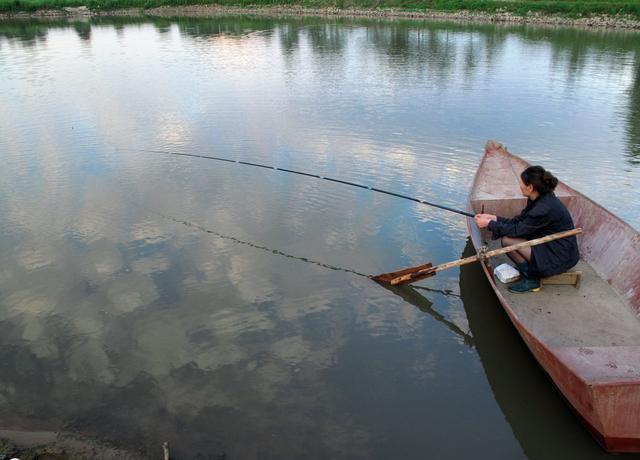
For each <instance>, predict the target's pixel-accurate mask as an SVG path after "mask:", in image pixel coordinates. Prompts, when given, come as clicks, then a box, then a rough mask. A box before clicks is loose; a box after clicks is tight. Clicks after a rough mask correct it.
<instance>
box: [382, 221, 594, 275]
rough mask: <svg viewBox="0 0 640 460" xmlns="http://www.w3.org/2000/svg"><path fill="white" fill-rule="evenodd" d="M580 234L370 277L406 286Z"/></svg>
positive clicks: (570, 233) (569, 233) (574, 232)
mask: <svg viewBox="0 0 640 460" xmlns="http://www.w3.org/2000/svg"><path fill="white" fill-rule="evenodd" d="M580 233H582V229H581V228H574V229H573V230H567V231H565V232H559V233H554V234H553V235H547V236H543V237H542V238H536V239H535V240H530V241H524V242H522V243H518V244H512V245H511V246H506V247H504V248H500V249H494V250H493V251H489V252H484V253H480V254H476V255H475V256H471V257H465V258H464V259H458V260H454V261H452V262H447V263H445V264H440V265H436V266H435V267H434V266H433V264H430V263H429V264H424V265H419V266H417V267H410V268H405V269H404V270H398V271H396V272H390V273H383V274H381V275H376V276H372V277H371V279H372V280H374V281H377V282H379V283H388V284H391V285H392V286H395V285H398V284H408V283H413V282H415V281H419V280H422V279H425V278H429V277H431V276H435V274H436V273H438V272H441V271H442V270H446V269H447V268H453V267H459V266H460V265H466V264H470V263H473V262H477V261H479V260H485V259H488V258H490V257H495V256H499V255H501V254H506V253H508V252H511V251H515V250H517V249H521V248H527V247H531V246H537V245H539V244H543V243H548V242H549V241H553V240H558V239H560V238H566V237H568V236H573V235H579V234H580Z"/></svg>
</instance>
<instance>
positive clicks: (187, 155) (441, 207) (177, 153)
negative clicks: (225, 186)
mask: <svg viewBox="0 0 640 460" xmlns="http://www.w3.org/2000/svg"><path fill="white" fill-rule="evenodd" d="M117 150H120V151H130V152H144V153H157V154H163V155H176V156H181V157H192V158H204V159H206V160H216V161H224V162H226V163H237V164H240V165H245V166H254V167H257V168H264V169H272V170H274V171H282V172H287V173H291V174H298V175H300V176H306V177H313V178H314V179H322V180H326V181H329V182H336V183H338V184H344V185H350V186H352V187H358V188H362V189H365V190H371V191H372V192H378V193H384V194H385V195H391V196H395V197H398V198H403V199H405V200H409V201H415V202H416V203H420V204H424V205H427V206H431V207H434V208H438V209H443V210H445V211H449V212H455V213H456V214H462V215H463V216H467V217H474V215H473V214H471V213H468V212H465V211H460V210H459V209H454V208H450V207H448V206H443V205H441V204H438V203H433V202H431V201H426V200H421V199H419V198H414V197H411V196H407V195H402V194H400V193H395V192H390V191H388V190H382V189H379V188H376V187H370V186H368V185H362V184H356V183H354V182H349V181H346V180H341V179H335V178H333V177H327V176H320V175H318V174H311V173H306V172H302V171H295V170H293V169H287V168H278V167H275V166H268V165H263V164H260V163H251V162H248V161H241V160H233V159H230V158H222V157H214V156H209V155H198V154H196V153H181V152H169V151H166V150H145V149H128V148H119V149H117Z"/></svg>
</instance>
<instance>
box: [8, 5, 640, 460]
mask: <svg viewBox="0 0 640 460" xmlns="http://www.w3.org/2000/svg"><path fill="white" fill-rule="evenodd" d="M0 107H1V109H0V110H1V112H0V155H1V157H0V160H1V165H2V166H1V167H0V344H1V346H0V429H21V430H53V431H65V432H71V433H77V434H81V435H86V436H89V437H93V438H96V439H99V440H105V441H109V442H113V443H115V444H116V445H118V446H122V447H125V448H128V449H133V450H138V451H139V450H142V451H143V453H145V454H146V455H148V456H150V457H154V458H159V457H160V455H161V450H160V446H161V444H162V442H163V441H165V440H167V441H169V442H170V443H171V445H172V449H173V452H174V454H176V455H178V458H181V459H185V458H202V459H204V458H218V459H220V458H228V459H258V458H260V459H294V458H300V459H302V458H304V459H329V458H335V459H424V458H434V459H468V458H492V459H495V458H509V459H519V458H530V459H566V458H580V459H600V458H609V457H608V456H607V455H606V454H604V453H603V451H602V450H601V449H600V448H599V446H598V445H597V444H596V443H595V442H594V441H593V440H592V439H591V438H590V436H589V435H588V434H587V432H586V430H585V429H584V428H583V427H582V426H581V424H580V422H579V421H578V419H577V418H576V417H575V416H574V415H573V414H572V412H571V411H570V409H569V408H568V406H567V405H566V404H565V403H564V402H563V400H562V399H561V397H560V396H559V394H558V393H557V392H556V390H555V389H554V387H553V386H552V384H551V383H550V382H549V380H547V378H546V377H545V376H544V375H543V373H542V372H541V371H540V370H539V368H538V367H537V364H536V363H535V361H534V360H533V359H532V357H531V356H530V355H529V354H528V352H527V350H526V349H525V347H524V346H523V344H522V343H521V341H520V339H519V338H518V337H517V335H516V334H515V332H514V331H513V329H512V328H511V326H510V323H509V322H508V321H507V319H506V317H505V316H504V314H503V313H502V312H501V310H500V307H499V305H498V303H497V301H496V299H495V297H494V295H493V293H492V292H491V291H490V289H489V286H488V284H487V283H486V281H485V279H484V277H483V275H482V274H481V272H480V271H479V269H478V267H472V266H468V267H467V268H465V269H462V270H461V271H459V270H449V271H448V272H443V273H441V274H439V275H438V276H437V277H436V278H431V279H429V280H426V281H423V282H422V283H420V285H421V286H422V287H423V288H422V289H415V290H414V289H410V288H407V289H402V290H397V291H390V290H387V289H385V288H382V287H380V286H378V285H377V284H375V283H373V282H371V281H370V280H369V279H367V278H366V276H364V275H368V274H375V273H379V272H384V271H390V270H394V269H397V268H400V267H403V266H408V265H416V264H420V263H424V262H427V261H431V262H444V261H448V260H451V259H455V258H458V257H460V256H461V255H462V254H463V253H464V252H465V251H468V250H469V248H468V247H467V232H466V222H465V219H464V218H463V217H461V216H459V215H457V214H451V213H447V212H445V211H441V210H437V209H432V208H428V207H425V206H422V205H416V204H415V203H411V202H409V201H404V200H400V199H398V198H394V197H391V196H386V195H380V194H376V193H373V192H371V191H366V190H362V189H357V188H353V187H347V186H345V185H341V184H336V183H329V182H326V181H319V180H317V179H311V178H307V177H304V176H296V175H291V174H287V173H283V172H276V171H272V170H265V169H260V168H254V167H249V166H242V165H237V164H232V163H224V162H218V161H211V160H205V159H201V158H190V157H180V156H172V155H167V154H164V153H162V152H167V151H171V152H180V153H196V154H202V155H211V156H219V157H225V158H231V159H237V160H245V161H249V162H257V163H265V164H270V165H275V166H280V167H284V168H290V169H296V170H302V171H306V172H310V173H316V174H321V175H328V176H332V177H337V178H340V179H344V180H348V181H353V182H358V183H363V184H367V185H375V186H377V187H380V188H383V189H388V190H392V191H395V192H399V193H404V194H407V195H411V196H416V197H419V198H422V199H426V200H429V201H436V202H440V203H443V204H445V205H448V206H452V207H457V208H464V207H465V206H466V196H467V192H468V189H469V186H470V183H471V180H472V177H473V174H474V171H475V169H476V166H477V164H478V161H479V160H480V158H481V155H482V152H483V146H484V143H485V142H486V141H487V140H488V139H490V138H495V139H498V140H500V141H503V142H504V143H505V144H506V145H507V146H508V147H509V148H510V149H511V150H512V151H513V152H514V153H517V154H520V155H521V156H524V157H525V158H526V159H528V160H529V161H531V162H535V163H541V164H543V165H545V166H547V167H548V168H549V169H551V170H552V171H553V172H554V173H556V174H557V175H558V176H559V177H560V178H561V179H563V180H564V181H566V182H567V183H569V184H570V185H572V186H574V187H575V188H577V189H578V190H580V191H582V192H583V193H585V194H586V195H588V196H589V197H591V198H593V199H594V200H596V201H597V202H599V203H601V204H603V205H604V206H606V207H608V208H609V209H611V210H612V211H613V212H615V213H616V214H618V215H619V216H621V217H622V218H624V219H625V220H626V221H627V222H629V223H630V224H632V225H633V226H635V227H636V228H639V227H640V206H639V205H638V203H639V202H640V190H639V185H640V34H637V33H627V32H613V31H584V30H574V29H552V28H531V27H524V26H507V27H504V26H493V25H460V24H454V23H434V22H419V21H415V22H403V21H396V22H392V21H388V22H383V21H380V22H378V21H350V20H336V19H331V20H321V19H265V18H218V19H180V18H178V19H162V20H151V19H92V20H88V21H79V22H34V21H24V22H12V21H5V22H0ZM625 458H634V457H625ZM635 458H637V457H635Z"/></svg>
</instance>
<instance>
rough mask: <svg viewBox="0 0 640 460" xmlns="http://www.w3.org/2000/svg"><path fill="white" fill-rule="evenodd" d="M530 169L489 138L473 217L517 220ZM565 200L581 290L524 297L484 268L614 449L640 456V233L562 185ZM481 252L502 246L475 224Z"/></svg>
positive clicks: (550, 369) (530, 342)
mask: <svg viewBox="0 0 640 460" xmlns="http://www.w3.org/2000/svg"><path fill="white" fill-rule="evenodd" d="M527 166H528V164H527V162H526V161H524V160H523V159H521V158H519V157H517V156H515V155H512V154H511V153H509V152H507V150H506V149H505V148H504V147H503V146H502V145H500V144H499V143H497V142H494V141H489V142H488V143H487V145H486V148H485V155H484V157H483V159H482V162H481V163H480V166H479V168H478V171H477V173H476V176H475V179H474V181H473V185H472V188H471V192H470V195H469V204H468V206H469V211H470V212H472V213H479V212H481V211H482V210H484V212H485V213H489V214H496V215H500V216H504V217H512V216H514V215H517V214H518V213H519V212H520V211H521V210H522V208H524V206H525V204H526V198H524V197H523V196H522V194H521V192H520V188H519V180H520V172H521V171H522V170H523V169H525V168H526V167H527ZM556 195H557V196H558V197H559V198H560V200H562V202H563V203H564V204H565V205H566V206H567V208H568V210H569V212H570V213H571V215H572V217H573V220H574V223H575V225H576V227H582V228H583V231H584V233H583V234H582V235H581V236H579V237H578V243H579V246H580V253H581V260H580V262H579V263H578V265H577V266H576V267H575V269H574V270H580V271H581V272H582V281H581V283H580V285H579V286H578V287H575V286H570V285H543V288H542V290H541V291H540V292H536V293H527V294H514V293H511V292H509V291H508V289H507V286H506V285H504V284H502V283H500V282H499V281H496V280H495V279H494V276H493V268H494V267H495V266H497V265H499V264H501V263H503V262H505V261H506V256H501V258H496V259H488V260H487V261H486V262H483V263H482V266H483V270H484V272H485V274H486V275H487V278H488V279H489V282H490V283H491V286H492V287H493V290H494V291H495V293H496V295H497V297H498V299H499V300H500V303H501V304H502V306H503V308H504V310H505V311H506V313H507V315H508V316H509V318H510V319H511V322H512V323H513V325H514V326H515V327H516V329H517V330H518V332H519V334H520V336H521V337H522V339H523V340H524V342H525V343H526V345H527V347H528V348H529V350H530V351H531V353H532V354H533V355H534V357H535V358H536V360H537V361H538V363H539V364H540V365H541V366H542V368H543V369H544V370H545V372H546V373H547V374H548V375H549V377H550V378H551V380H553V382H554V384H555V385H556V387H557V388H558V389H559V390H560V392H561V393H562V395H563V396H564V397H565V398H566V400H567V401H568V402H569V403H570V405H571V406H572V407H573V409H574V410H575V412H576V413H577V414H578V416H579V417H580V418H581V419H582V421H583V422H584V424H585V425H586V427H587V429H588V430H589V431H590V432H591V434H592V435H593V436H594V437H595V438H596V440H597V441H598V442H599V443H600V444H601V445H602V446H603V447H604V448H605V449H606V450H607V451H610V452H640V233H638V231H636V230H635V229H633V228H632V227H631V226H629V225H628V224H626V223H625V222H623V221H622V220H620V219H619V218H618V217H616V216H615V215H613V214H612V213H610V212H609V211H607V210H606V209H604V208H602V207H601V206H599V205H598V204H596V203H594V202H593V201H591V200H590V199H588V198H587V197H585V196H584V195H582V194H581V193H579V192H577V191H575V190H573V189H571V188H570V187H568V186H567V185H565V184H563V183H560V184H558V187H557V188H556ZM467 222H468V228H469V233H470V235H471V240H472V242H473V245H474V247H475V249H476V250H479V249H480V248H481V247H482V246H485V245H488V246H489V247H490V248H492V249H493V247H494V246H497V241H491V236H490V234H489V233H488V232H486V231H484V230H482V231H481V230H479V229H478V227H477V226H476V225H475V223H474V222H473V219H471V218H468V219H467Z"/></svg>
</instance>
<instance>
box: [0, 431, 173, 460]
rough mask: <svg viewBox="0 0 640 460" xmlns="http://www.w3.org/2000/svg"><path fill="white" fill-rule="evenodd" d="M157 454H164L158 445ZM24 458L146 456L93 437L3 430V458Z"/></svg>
mask: <svg viewBox="0 0 640 460" xmlns="http://www.w3.org/2000/svg"><path fill="white" fill-rule="evenodd" d="M153 457H155V458H162V450H161V449H158V454H157V455H154V456H153ZM12 458H18V459H20V460H96V459H101V460H146V459H147V458H149V455H146V454H145V453H143V452H130V451H127V450H124V449H121V448H118V447H115V446H111V445H108V444H106V443H104V442H100V441H97V440H94V439H91V438H87V437H82V436H79V435H73V434H70V433H55V432H51V431H16V430H0V459H6V460H9V459H12Z"/></svg>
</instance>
